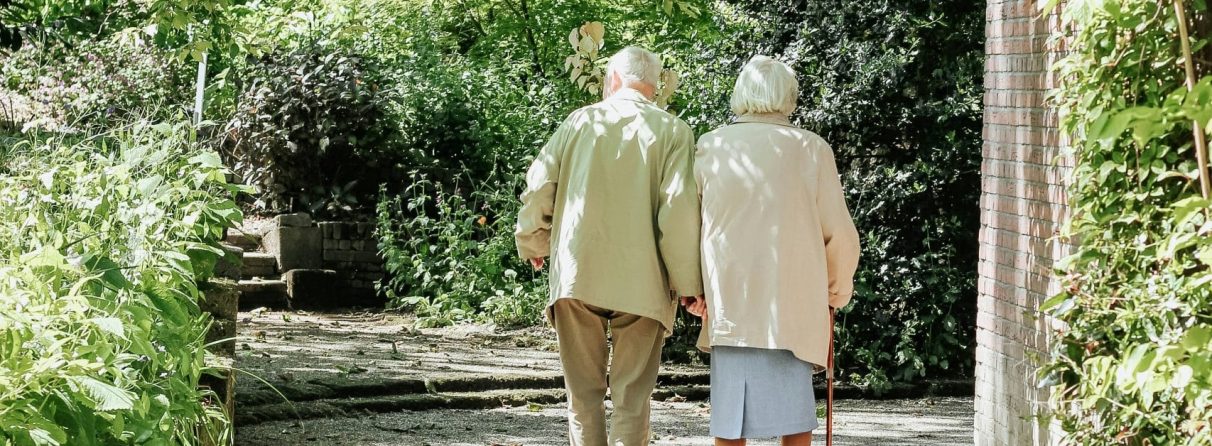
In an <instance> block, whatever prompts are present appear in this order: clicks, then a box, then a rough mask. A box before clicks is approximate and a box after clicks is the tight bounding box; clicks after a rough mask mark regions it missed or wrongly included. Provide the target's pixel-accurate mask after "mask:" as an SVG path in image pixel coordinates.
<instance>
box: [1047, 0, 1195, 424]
mask: <svg viewBox="0 0 1212 446" xmlns="http://www.w3.org/2000/svg"><path fill="white" fill-rule="evenodd" d="M1052 3H1056V2H1052ZM1051 8H1052V6H1051V5H1049V6H1048V7H1047V8H1046V9H1045V11H1051ZM1056 12H1057V13H1058V14H1060V16H1061V23H1062V29H1063V31H1062V32H1061V35H1060V36H1059V38H1060V39H1063V40H1064V41H1065V43H1067V45H1068V50H1069V52H1068V54H1067V56H1066V57H1065V58H1064V59H1062V60H1061V61H1060V62H1059V63H1058V64H1057V65H1056V67H1055V70H1056V72H1057V74H1058V76H1059V79H1060V86H1059V88H1058V89H1056V90H1055V91H1054V92H1053V99H1054V100H1055V105H1056V106H1057V107H1058V108H1059V111H1060V113H1061V130H1062V131H1063V132H1064V133H1065V134H1067V135H1069V136H1071V138H1072V140H1071V144H1070V146H1071V149H1072V154H1071V155H1072V156H1073V158H1074V161H1075V164H1074V168H1073V170H1072V172H1071V176H1070V179H1069V182H1070V184H1069V189H1068V190H1069V200H1070V209H1071V212H1072V215H1071V217H1070V219H1069V221H1067V222H1066V225H1065V228H1064V230H1063V235H1064V237H1066V240H1065V241H1066V242H1069V243H1071V244H1072V245H1073V246H1074V248H1073V252H1072V254H1071V255H1070V256H1069V257H1068V258H1066V259H1065V260H1063V261H1062V262H1060V263H1059V264H1058V265H1057V268H1058V270H1059V272H1060V273H1061V274H1063V279H1062V284H1063V286H1062V290H1061V292H1060V293H1058V294H1056V295H1055V296H1053V297H1051V298H1050V299H1048V300H1047V301H1046V302H1044V303H1043V305H1042V309H1043V310H1044V311H1046V312H1047V313H1048V314H1049V315H1050V316H1052V318H1053V319H1054V321H1055V324H1054V327H1055V328H1056V330H1055V333H1054V336H1053V340H1052V345H1051V355H1050V357H1049V358H1048V361H1047V362H1046V364H1045V365H1044V366H1043V367H1042V368H1041V369H1040V375H1041V379H1042V382H1041V385H1043V386H1045V387H1052V392H1051V397H1050V398H1051V407H1052V409H1053V411H1052V416H1053V417H1054V418H1055V420H1056V421H1057V422H1058V423H1059V425H1060V426H1061V427H1062V429H1063V430H1064V431H1065V435H1064V437H1063V439H1062V441H1063V442H1064V443H1065V444H1071V445H1108V444H1127V445H1171V444H1185V445H1212V425H1210V424H1209V423H1210V421H1209V420H1212V237H1209V235H1212V220H1210V219H1209V204H1210V202H1209V200H1208V197H1207V195H1206V188H1204V190H1203V191H1202V192H1201V182H1203V184H1205V185H1206V184H1207V175H1208V172H1207V168H1206V150H1207V149H1206V145H1205V144H1204V143H1203V140H1204V136H1203V134H1205V133H1206V132H1207V131H1209V130H1212V129H1209V128H1208V125H1209V120H1210V119H1212V77H1204V78H1203V79H1198V80H1197V78H1196V73H1197V72H1199V71H1205V72H1206V71H1207V70H1205V69H1204V68H1205V67H1203V66H1199V65H1201V63H1200V62H1201V61H1202V60H1203V58H1202V57H1201V55H1200V52H1201V51H1203V50H1204V49H1205V46H1206V45H1207V43H1208V36H1207V35H1206V34H1204V35H1198V34H1200V32H1199V31H1200V30H1204V29H1208V25H1209V23H1208V21H1209V17H1208V7H1207V4H1206V2H1205V1H1203V0H1196V1H1188V2H1182V1H1179V2H1174V1H1152V0H1150V1H1146V0H1070V1H1067V2H1064V4H1063V5H1062V6H1060V7H1059V8H1058V9H1057V10H1056ZM1188 29H1193V30H1196V32H1195V33H1193V34H1195V35H1190V34H1189V33H1188ZM1193 52H1194V53H1195V54H1194V55H1193V54H1192V53H1193ZM1196 68H1200V70H1197V69H1196ZM1197 148H1198V149H1197ZM1200 151H1204V153H1203V154H1202V155H1201V154H1199V153H1198V152H1200Z"/></svg>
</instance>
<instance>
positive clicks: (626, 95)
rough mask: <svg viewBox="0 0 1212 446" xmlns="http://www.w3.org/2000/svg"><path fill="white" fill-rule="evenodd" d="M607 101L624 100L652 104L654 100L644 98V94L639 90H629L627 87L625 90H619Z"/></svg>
mask: <svg viewBox="0 0 1212 446" xmlns="http://www.w3.org/2000/svg"><path fill="white" fill-rule="evenodd" d="M607 100H623V101H633V102H647V103H652V100H651V99H648V97H646V96H644V93H640V91H639V90H636V89H634V88H627V87H623V88H621V89H619V91H616V92H614V94H613V95H610V97H609V98H607Z"/></svg>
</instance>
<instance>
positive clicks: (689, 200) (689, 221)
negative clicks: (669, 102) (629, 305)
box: [657, 124, 703, 296]
mask: <svg viewBox="0 0 1212 446" xmlns="http://www.w3.org/2000/svg"><path fill="white" fill-rule="evenodd" d="M675 129H676V130H675V132H674V135H673V147H672V150H671V151H670V153H669V156H668V157H667V158H666V160H665V165H664V166H663V171H662V175H661V185H660V188H661V189H660V203H659V206H658V208H657V230H658V244H659V247H660V250H661V261H662V262H664V264H665V270H666V271H667V272H668V273H669V285H670V287H671V288H673V291H674V293H675V294H676V295H678V296H698V295H700V294H703V276H702V273H701V264H700V259H699V231H700V227H699V225H700V222H701V220H700V218H701V217H700V215H699V193H698V187H697V185H696V184H695V179H694V150H695V147H694V136H693V134H692V132H691V131H690V127H688V126H686V125H685V124H681V125H679V126H677V127H675Z"/></svg>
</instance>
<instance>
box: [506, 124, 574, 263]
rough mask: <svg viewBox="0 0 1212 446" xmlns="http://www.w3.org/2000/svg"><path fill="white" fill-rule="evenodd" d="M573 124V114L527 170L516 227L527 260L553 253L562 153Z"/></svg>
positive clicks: (548, 141) (519, 253) (517, 237)
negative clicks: (556, 201) (553, 230)
mask: <svg viewBox="0 0 1212 446" xmlns="http://www.w3.org/2000/svg"><path fill="white" fill-rule="evenodd" d="M572 126H573V124H572V117H571V116H570V117H569V118H568V119H566V120H565V121H564V122H563V123H562V124H560V127H559V128H557V129H556V131H555V134H553V135H552V136H551V139H549V140H547V144H545V145H543V148H542V150H540V151H539V155H538V156H537V157H535V159H534V162H533V163H531V165H530V170H528V171H527V172H526V189H525V190H523V191H522V195H521V197H520V198H521V199H522V208H521V210H519V211H518V224H517V227H516V228H515V230H514V240H515V241H516V242H517V245H518V255H519V256H521V257H522V258H523V259H534V258H540V257H547V256H549V255H550V254H551V224H552V217H553V216H554V214H555V198H556V188H557V187H558V185H557V180H559V178H560V154H561V153H563V151H564V148H565V146H566V145H567V144H568V142H569V140H570V138H571V137H570V135H571V134H572V133H573V129H572Z"/></svg>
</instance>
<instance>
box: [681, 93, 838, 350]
mask: <svg viewBox="0 0 1212 446" xmlns="http://www.w3.org/2000/svg"><path fill="white" fill-rule="evenodd" d="M694 167H695V180H696V181H697V183H698V186H699V191H700V194H701V196H702V212H703V228H702V235H703V238H702V247H703V274H704V287H705V289H706V295H707V317H706V318H705V321H704V325H703V326H704V328H703V331H702V332H701V334H700V336H699V342H698V346H699V348H700V349H703V350H704V351H710V348H711V346H713V345H726V346H735V347H755V348H768V349H785V350H790V351H791V352H792V353H793V354H795V356H796V357H797V358H799V359H801V360H804V361H807V362H810V363H813V364H816V365H818V366H819V365H824V364H825V360H826V356H827V354H828V342H829V330H830V327H829V322H828V312H829V306H833V307H835V308H840V307H842V306H845V305H846V303H847V302H849V301H850V295H851V293H852V292H853V290H854V285H853V277H854V271H855V269H856V268H857V266H858V257H859V242H858V232H857V231H856V230H855V228H854V223H853V222H852V221H851V218H850V212H849V211H848V210H847V209H846V202H845V200H844V198H843V196H842V185H841V180H840V179H839V178H838V173H837V166H836V165H835V163H834V159H833V152H832V150H831V149H830V148H829V145H828V144H827V143H825V141H824V140H823V139H821V137H819V136H817V135H816V134H814V133H812V132H809V131H806V130H802V129H799V128H796V127H794V126H792V125H791V124H790V123H789V122H788V121H787V119H786V118H785V117H783V116H776V115H760V116H744V117H741V118H740V119H738V120H737V123H736V124H734V125H730V126H726V127H723V128H720V129H717V130H715V131H713V132H711V133H708V134H706V135H703V136H702V137H701V138H699V142H698V151H697V154H696V156H695V166H694Z"/></svg>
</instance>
